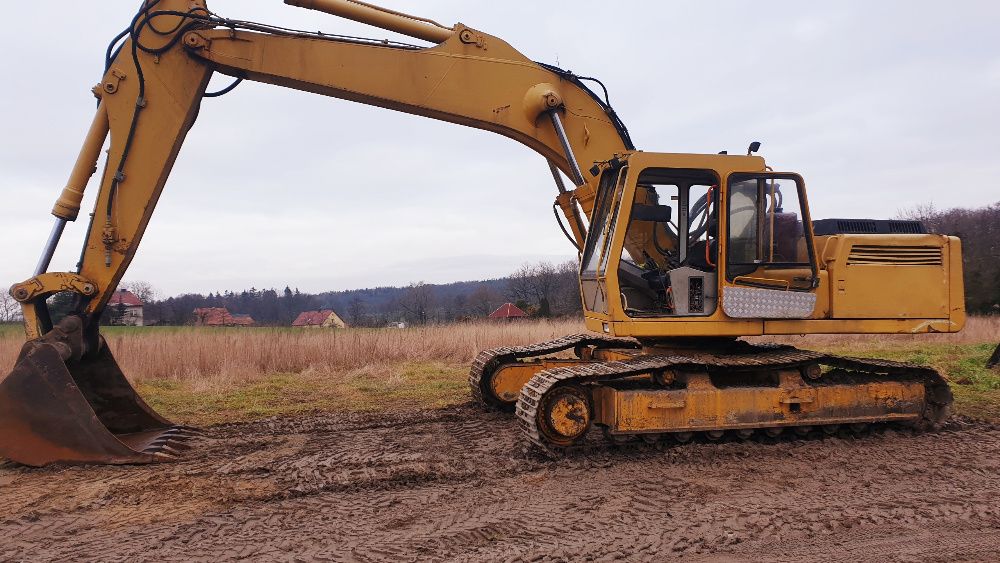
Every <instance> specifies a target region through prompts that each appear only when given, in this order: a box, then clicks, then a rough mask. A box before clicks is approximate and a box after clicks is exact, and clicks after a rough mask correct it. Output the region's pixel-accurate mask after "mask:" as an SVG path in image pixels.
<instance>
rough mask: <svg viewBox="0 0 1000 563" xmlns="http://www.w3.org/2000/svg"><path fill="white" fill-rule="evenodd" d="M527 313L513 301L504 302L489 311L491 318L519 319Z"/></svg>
mask: <svg viewBox="0 0 1000 563" xmlns="http://www.w3.org/2000/svg"><path fill="white" fill-rule="evenodd" d="M527 316H528V313H525V312H524V311H522V310H521V309H520V308H518V306H517V305H515V304H513V303H504V304H503V305H501V306H500V308H499V309H497V310H496V311H493V312H492V313H490V317H489V318H491V319H520V318H523V317H527Z"/></svg>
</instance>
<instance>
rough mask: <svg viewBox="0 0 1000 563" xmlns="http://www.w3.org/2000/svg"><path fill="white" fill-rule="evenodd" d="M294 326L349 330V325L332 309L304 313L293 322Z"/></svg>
mask: <svg viewBox="0 0 1000 563" xmlns="http://www.w3.org/2000/svg"><path fill="white" fill-rule="evenodd" d="M292 326H297V327H306V328H347V323H345V322H344V320H343V319H341V318H340V315H338V314H337V313H336V312H334V311H333V310H332V309H323V310H321V311H303V312H302V313H300V314H299V316H298V317H296V319H295V321H293V322H292Z"/></svg>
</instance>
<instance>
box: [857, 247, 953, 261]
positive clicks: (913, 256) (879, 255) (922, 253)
mask: <svg viewBox="0 0 1000 563" xmlns="http://www.w3.org/2000/svg"><path fill="white" fill-rule="evenodd" d="M942 263H943V254H942V252H941V247H938V246H882V245H875V244H856V245H854V246H852V247H851V253H850V254H849V255H848V256H847V264H848V265H849V266H850V265H855V266H860V265H866V266H940V265H941V264H942Z"/></svg>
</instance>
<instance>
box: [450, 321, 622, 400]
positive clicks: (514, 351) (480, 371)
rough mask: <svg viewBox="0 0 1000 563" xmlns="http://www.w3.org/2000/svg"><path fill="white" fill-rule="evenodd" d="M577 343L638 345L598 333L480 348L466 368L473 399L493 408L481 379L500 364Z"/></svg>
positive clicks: (614, 345) (566, 347) (561, 349)
mask: <svg viewBox="0 0 1000 563" xmlns="http://www.w3.org/2000/svg"><path fill="white" fill-rule="evenodd" d="M577 346H597V347H599V348H632V349H636V348H639V343H638V342H636V341H635V340H633V339H631V338H614V337H611V336H603V335H600V334H593V333H590V334H571V335H569V336H563V337H562V338H557V339H555V340H548V341H546V342H538V343H536V344H530V345H527V346H503V347H500V348H491V349H488V350H483V351H482V352H480V353H479V354H478V355H477V356H476V359H475V360H474V361H473V362H472V368H471V369H470V370H469V388H470V390H471V391H472V398H473V400H474V401H475V402H476V403H478V404H480V405H482V406H485V407H487V408H496V407H495V405H492V404H489V403H487V401H486V400H485V399H484V398H483V388H482V384H483V379H484V376H486V375H488V374H489V375H492V374H493V373H494V372H495V371H496V370H497V369H498V368H500V366H502V365H504V364H509V363H511V362H516V361H519V360H522V359H524V358H532V357H537V356H543V355H546V354H555V353H556V352H562V351H565V350H569V349H571V348H576V347H577Z"/></svg>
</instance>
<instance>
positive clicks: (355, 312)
mask: <svg viewBox="0 0 1000 563" xmlns="http://www.w3.org/2000/svg"><path fill="white" fill-rule="evenodd" d="M347 317H348V318H349V319H350V322H351V326H361V325H362V324H363V322H364V320H365V302H364V301H362V300H361V298H360V297H358V296H357V295H355V296H354V297H352V298H351V302H350V303H349V304H348V305H347Z"/></svg>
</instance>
